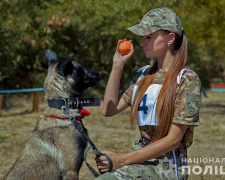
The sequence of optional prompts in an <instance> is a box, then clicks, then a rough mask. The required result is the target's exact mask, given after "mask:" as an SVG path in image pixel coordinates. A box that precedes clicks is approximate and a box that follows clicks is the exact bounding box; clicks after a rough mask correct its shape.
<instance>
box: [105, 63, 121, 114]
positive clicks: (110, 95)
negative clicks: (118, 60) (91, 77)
mask: <svg viewBox="0 0 225 180" xmlns="http://www.w3.org/2000/svg"><path fill="white" fill-rule="evenodd" d="M122 71H123V65H120V66H116V65H114V66H113V68H112V71H111V73H110V76H109V80H108V84H107V87H106V90H105V95H104V101H103V111H102V113H103V115H105V116H110V115H111V114H114V112H115V111H116V107H117V105H118V98H119V97H118V95H119V85H120V79H121V75H122Z"/></svg>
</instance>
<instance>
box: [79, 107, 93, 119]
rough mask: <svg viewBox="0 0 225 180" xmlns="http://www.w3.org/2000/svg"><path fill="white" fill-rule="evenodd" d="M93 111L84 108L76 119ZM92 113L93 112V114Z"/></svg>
mask: <svg viewBox="0 0 225 180" xmlns="http://www.w3.org/2000/svg"><path fill="white" fill-rule="evenodd" d="M90 114H91V113H90V112H89V111H87V109H82V110H81V112H80V116H79V117H75V119H76V120H80V119H81V118H82V117H84V116H89V115H90ZM91 115H92V114H91Z"/></svg>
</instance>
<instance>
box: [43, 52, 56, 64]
mask: <svg viewBox="0 0 225 180" xmlns="http://www.w3.org/2000/svg"><path fill="white" fill-rule="evenodd" d="M45 58H46V60H47V61H48V67H49V66H50V65H51V64H52V63H55V62H57V60H58V57H57V56H56V54H55V53H54V52H52V51H51V50H50V49H48V50H47V51H46V52H45Z"/></svg>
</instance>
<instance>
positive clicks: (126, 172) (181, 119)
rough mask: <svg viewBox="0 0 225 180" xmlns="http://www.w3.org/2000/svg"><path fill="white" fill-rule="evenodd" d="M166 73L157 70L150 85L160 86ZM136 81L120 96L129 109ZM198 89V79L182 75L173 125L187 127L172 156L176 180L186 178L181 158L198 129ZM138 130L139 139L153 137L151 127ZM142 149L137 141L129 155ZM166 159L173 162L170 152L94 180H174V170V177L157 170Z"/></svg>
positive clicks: (190, 73)
mask: <svg viewBox="0 0 225 180" xmlns="http://www.w3.org/2000/svg"><path fill="white" fill-rule="evenodd" d="M149 70H150V68H149V69H147V70H146V71H145V73H144V74H143V75H142V76H141V78H143V77H144V76H145V75H146V74H147V73H148V72H149ZM166 73H167V70H162V69H160V70H159V71H158V72H157V73H155V76H154V79H153V82H152V83H153V84H162V83H163V81H164V77H165V75H166ZM137 76H138V74H137ZM136 78H137V77H134V80H132V81H131V83H130V84H129V86H130V87H129V88H127V89H126V91H125V92H123V94H122V96H121V98H122V99H124V101H126V102H127V103H128V104H129V105H130V104H131V99H132V94H133V88H134V85H135V83H133V84H132V82H135V81H136V80H135V79H136ZM141 78H140V79H141ZM200 87H201V84H200V79H199V77H198V75H197V74H196V73H195V72H194V71H193V70H191V69H190V70H189V71H186V72H185V73H184V74H183V76H182V78H181V82H180V84H179V85H177V97H176V100H175V110H174V117H173V119H172V123H173V124H186V125H188V127H187V130H186V132H185V134H184V136H183V139H182V140H181V142H180V146H179V148H178V149H176V150H175V154H176V156H177V157H178V158H177V162H178V175H179V179H187V177H188V175H187V173H186V172H183V174H182V166H184V165H187V164H185V163H184V162H183V163H182V158H185V157H186V149H187V148H188V147H190V146H191V144H192V141H193V131H194V127H195V126H198V125H199V109H200V107H201V95H200ZM187 94H188V95H190V94H191V95H196V97H195V99H192V97H189V96H187ZM191 102H195V105H190V103H191ZM139 129H140V133H141V136H143V135H144V134H147V135H148V136H150V137H151V138H152V137H153V134H154V126H148V125H146V126H139ZM150 143H151V142H150ZM142 146H143V145H142V144H141V140H137V141H135V142H134V143H133V144H132V151H133V150H137V149H140V148H142ZM181 151H182V152H183V153H184V154H183V155H180V154H181ZM179 155H180V157H179ZM165 156H166V157H167V158H168V159H173V154H172V152H168V153H166V154H164V155H162V156H160V157H158V158H156V159H151V160H149V161H145V162H141V163H138V164H132V165H128V166H124V167H122V168H120V169H117V170H115V171H112V172H108V173H105V174H103V175H101V176H99V177H98V178H96V180H103V179H108V180H115V179H125V180H133V179H135V180H136V179H140V180H142V179H143V180H145V179H146V180H148V179H154V180H157V179H168V180H169V179H176V174H175V169H173V173H169V174H164V173H160V172H161V170H160V167H158V166H157V165H158V164H159V159H163V158H164V157H165ZM173 163H174V162H173Z"/></svg>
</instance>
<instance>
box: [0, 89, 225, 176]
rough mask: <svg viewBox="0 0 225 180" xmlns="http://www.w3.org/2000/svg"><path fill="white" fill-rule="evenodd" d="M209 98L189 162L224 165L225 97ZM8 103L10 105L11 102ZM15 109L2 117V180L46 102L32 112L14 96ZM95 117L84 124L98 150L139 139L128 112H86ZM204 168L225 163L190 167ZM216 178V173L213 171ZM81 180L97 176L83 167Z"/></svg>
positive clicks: (121, 148)
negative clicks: (112, 113)
mask: <svg viewBox="0 0 225 180" xmlns="http://www.w3.org/2000/svg"><path fill="white" fill-rule="evenodd" d="M208 96H209V98H203V105H202V108H201V111H200V123H201V125H200V126H199V127H197V128H195V132H194V142H193V144H192V146H191V147H190V148H189V149H188V158H191V159H192V161H193V160H194V158H195V160H196V159H197V158H198V159H200V158H201V159H203V158H207V159H209V158H214V160H215V161H216V159H217V158H219V160H220V161H221V160H222V158H225V140H224V137H225V116H224V115H225V93H211V92H208ZM8 101H9V102H8ZM7 103H8V104H11V105H12V106H11V107H10V108H8V109H7V110H5V109H3V110H2V112H1V117H0V124H1V125H0V179H3V177H4V175H5V174H6V173H7V171H8V170H9V169H10V167H11V166H12V164H13V163H14V162H15V160H16V158H17V157H18V156H19V155H20V153H21V152H22V150H23V149H24V147H25V145H26V143H27V141H28V139H29V137H30V135H31V133H32V131H33V129H34V127H35V125H36V121H37V118H38V116H40V115H41V114H42V113H43V111H44V110H45V108H46V107H47V102H43V101H42V102H41V103H40V106H39V107H40V111H39V112H32V111H31V110H32V108H31V107H32V100H31V99H29V98H28V99H25V98H20V99H18V98H17V97H14V96H12V97H11V98H8V100H7ZM87 109H88V110H89V111H90V112H91V113H92V114H93V116H89V117H85V119H83V123H84V125H85V127H86V128H87V129H88V130H89V136H90V138H91V139H92V140H93V141H94V143H95V144H96V146H97V147H98V149H99V150H110V151H114V152H117V153H126V152H129V151H130V146H131V143H132V142H133V141H134V140H136V139H138V137H139V132H138V128H136V130H134V131H133V130H131V129H130V125H129V109H128V110H126V111H124V112H122V113H121V114H120V115H117V116H115V117H111V118H106V117H103V116H102V115H101V109H102V108H101V107H100V108H99V107H91V108H87ZM88 162H89V163H90V164H91V165H92V166H95V162H94V155H93V154H92V153H91V151H90V153H89V155H88ZM189 165H190V166H191V167H193V166H194V165H198V166H201V167H202V169H203V171H204V169H205V166H210V165H212V166H213V168H214V166H224V167H223V171H224V172H225V162H223V163H218V162H217V163H212V162H210V163H200V162H199V163H194V162H192V163H189ZM213 174H215V173H214V169H213ZM80 179H81V180H89V179H90V180H91V179H94V176H93V175H92V174H91V172H90V171H89V170H88V168H87V167H86V165H85V164H83V166H82V168H81V171H80ZM189 179H191V180H192V179H193V180H215V179H216V180H217V179H218V180H222V179H224V180H225V174H224V175H220V171H219V172H218V175H210V173H209V172H208V173H207V174H205V175H204V174H203V173H201V174H199V175H194V174H193V173H191V175H190V176H189Z"/></svg>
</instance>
